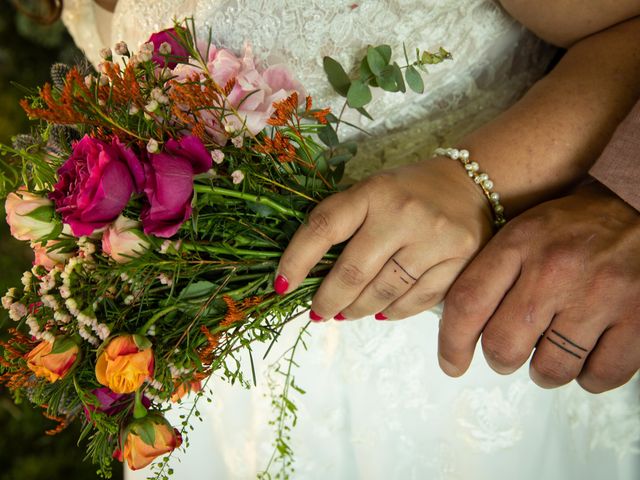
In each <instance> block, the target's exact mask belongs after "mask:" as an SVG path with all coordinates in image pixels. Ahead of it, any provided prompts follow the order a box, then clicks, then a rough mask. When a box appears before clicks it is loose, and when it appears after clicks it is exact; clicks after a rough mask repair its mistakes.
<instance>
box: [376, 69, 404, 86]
mask: <svg viewBox="0 0 640 480" xmlns="http://www.w3.org/2000/svg"><path fill="white" fill-rule="evenodd" d="M376 79H377V80H378V84H379V85H380V88H382V89H383V90H385V91H387V92H397V91H398V90H399V88H398V85H397V83H396V75H395V72H394V69H393V67H392V66H390V65H389V66H387V67H385V68H384V69H383V70H382V72H380V75H379V76H378V77H376Z"/></svg>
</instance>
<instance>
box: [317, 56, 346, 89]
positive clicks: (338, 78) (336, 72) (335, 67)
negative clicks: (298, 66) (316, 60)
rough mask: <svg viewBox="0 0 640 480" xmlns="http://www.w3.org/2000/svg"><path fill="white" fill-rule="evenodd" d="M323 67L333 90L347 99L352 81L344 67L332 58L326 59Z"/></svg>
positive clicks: (323, 61)
mask: <svg viewBox="0 0 640 480" xmlns="http://www.w3.org/2000/svg"><path fill="white" fill-rule="evenodd" d="M322 66H323V67H324V71H325V72H326V74H327V78H328V79H329V83H330V84H331V86H332V87H333V89H334V90H335V91H336V92H338V94H339V95H342V96H343V97H346V96H347V93H348V91H349V87H350V85H351V80H350V79H349V76H348V75H347V73H346V72H345V71H344V68H342V65H340V63H338V62H337V61H336V60H334V59H333V58H331V57H324V59H323V60H322Z"/></svg>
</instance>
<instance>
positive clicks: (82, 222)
mask: <svg viewBox="0 0 640 480" xmlns="http://www.w3.org/2000/svg"><path fill="white" fill-rule="evenodd" d="M58 176H59V180H58V183H56V185H55V187H54V190H53V192H52V193H50V194H49V198H50V199H51V200H53V202H54V203H55V206H56V210H57V211H58V212H59V213H60V214H61V215H62V219H63V220H64V223H66V224H68V225H69V226H70V227H71V230H72V231H73V234H74V235H75V236H77V237H80V236H83V235H91V234H92V233H93V232H94V231H95V230H97V229H99V228H102V227H104V226H106V225H108V224H110V223H111V222H113V221H114V220H115V219H116V218H118V215H120V213H121V212H122V210H123V209H124V208H125V206H126V205H127V203H128V202H129V199H130V198H131V195H132V193H134V192H141V191H142V187H143V185H144V169H143V167H142V163H141V162H140V160H139V159H138V157H136V155H135V154H134V153H133V151H131V150H130V149H128V148H126V147H125V146H124V145H122V144H121V143H120V142H119V141H118V140H117V139H114V140H113V141H112V142H111V143H107V142H104V141H102V140H98V139H96V138H92V137H89V136H88V135H85V136H84V138H82V139H81V140H80V141H78V142H76V143H75V145H74V146H73V153H72V154H71V157H69V159H68V160H67V161H66V162H65V163H64V165H62V167H60V169H59V170H58Z"/></svg>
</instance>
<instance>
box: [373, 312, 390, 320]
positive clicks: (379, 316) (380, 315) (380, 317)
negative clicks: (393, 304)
mask: <svg viewBox="0 0 640 480" xmlns="http://www.w3.org/2000/svg"><path fill="white" fill-rule="evenodd" d="M374 318H375V319H376V320H389V317H387V316H386V315H385V314H384V313H382V312H378V313H376V314H375V317H374Z"/></svg>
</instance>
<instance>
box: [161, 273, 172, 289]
mask: <svg viewBox="0 0 640 480" xmlns="http://www.w3.org/2000/svg"><path fill="white" fill-rule="evenodd" d="M158 280H160V283H161V284H162V285H167V286H168V287H170V286H171V285H173V279H172V278H171V277H169V276H168V275H167V274H166V273H161V274H160V275H158Z"/></svg>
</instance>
